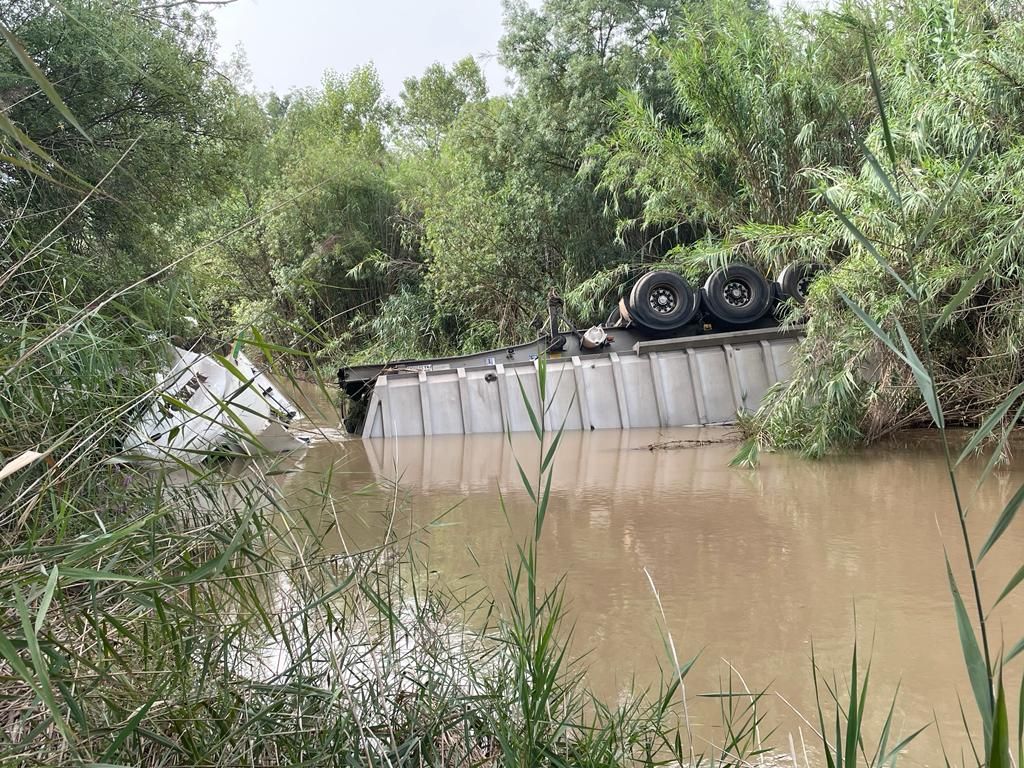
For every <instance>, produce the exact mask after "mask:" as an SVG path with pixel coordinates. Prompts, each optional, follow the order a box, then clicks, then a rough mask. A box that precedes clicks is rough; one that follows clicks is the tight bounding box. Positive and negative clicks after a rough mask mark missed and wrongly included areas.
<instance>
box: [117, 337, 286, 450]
mask: <svg viewBox="0 0 1024 768" xmlns="http://www.w3.org/2000/svg"><path fill="white" fill-rule="evenodd" d="M170 353H171V359H170V366H169V368H168V369H167V370H166V371H164V372H162V373H161V374H160V376H158V380H157V383H156V386H155V387H154V389H153V393H154V397H153V401H152V402H151V404H150V405H149V407H148V408H147V409H146V410H145V411H144V412H143V413H142V415H141V416H140V417H139V419H138V421H137V422H136V423H135V425H134V426H132V428H131V429H130V430H129V432H128V435H127V436H126V437H125V441H124V456H123V458H125V459H132V458H138V459H151V460H158V461H168V460H177V461H183V462H187V463H189V464H194V463H197V462H200V461H202V460H203V459H205V458H206V457H207V456H209V455H210V454H211V453H213V452H218V451H224V450H230V451H235V452H239V453H247V454H258V453H266V452H278V451H286V450H292V449H294V448H298V447H302V446H303V445H305V443H304V441H302V440H300V439H299V438H297V437H295V436H294V435H292V434H290V433H289V432H288V430H287V427H286V425H287V424H288V423H290V422H291V421H292V420H293V419H294V418H295V417H296V416H299V412H298V409H296V407H295V406H294V405H292V403H291V402H290V401H289V400H288V398H287V397H285V396H284V395H283V394H282V393H281V391H280V390H279V389H278V388H277V386H276V385H275V384H274V382H273V381H271V379H270V377H268V376H267V375H266V374H264V373H263V372H262V371H260V370H259V369H258V368H257V367H256V366H255V365H253V363H252V361H250V360H249V358H247V357H246V356H245V355H244V354H242V353H238V354H237V355H235V356H232V357H228V358H218V357H217V356H214V355H210V354H202V353H198V352H193V351H191V350H187V349H181V348H180V347H170ZM222 361H223V362H222Z"/></svg>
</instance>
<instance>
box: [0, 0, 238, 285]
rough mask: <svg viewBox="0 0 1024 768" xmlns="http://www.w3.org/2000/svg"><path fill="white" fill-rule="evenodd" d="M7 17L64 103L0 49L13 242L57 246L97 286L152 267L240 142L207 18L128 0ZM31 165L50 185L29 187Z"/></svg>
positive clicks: (1, 148)
mask: <svg viewBox="0 0 1024 768" xmlns="http://www.w3.org/2000/svg"><path fill="white" fill-rule="evenodd" d="M3 23H4V24H5V25H6V27H7V29H8V30H9V31H10V33H11V34H12V35H13V37H14V38H16V39H17V40H18V41H20V44H21V46H22V48H21V50H22V52H23V53H24V55H25V56H27V57H28V58H29V59H30V60H31V61H33V62H34V63H35V64H36V66H37V73H38V75H41V76H43V77H45V78H46V81H47V82H49V83H52V84H53V86H52V89H50V90H52V91H53V94H54V95H56V94H59V98H60V101H59V102H58V101H54V99H53V96H52V95H50V94H49V93H48V89H44V88H42V87H39V86H38V84H37V82H35V81H34V80H33V79H32V78H31V77H28V76H26V73H25V72H26V71H25V70H24V69H23V68H22V66H20V64H19V59H18V56H17V53H18V51H17V50H15V48H13V47H12V46H11V45H7V46H4V47H3V48H0V105H3V108H4V114H5V116H6V118H7V119H9V121H10V125H11V126H13V127H14V128H15V129H16V131H17V132H18V133H19V134H20V136H21V137H22V138H20V140H18V139H14V138H12V137H11V135H10V133H9V132H4V133H0V156H7V157H8V158H9V160H7V161H4V160H3V159H2V158H0V173H2V174H3V175H4V177H5V178H6V179H7V180H6V181H5V183H4V184H3V185H2V186H0V212H2V213H3V219H4V220H5V221H7V222H10V221H13V220H14V219H15V215H14V213H15V212H19V213H20V214H21V215H19V216H18V217H17V230H18V231H17V233H16V234H17V236H18V237H20V238H23V239H24V240H25V241H29V242H33V243H38V244H40V245H56V246H57V247H56V248H55V249H54V251H53V255H54V257H56V258H60V259H61V260H62V261H64V262H65V263H66V264H67V265H68V269H69V271H70V272H73V273H74V274H75V275H76V277H77V278H78V279H84V280H86V281H88V285H89V286H90V287H91V288H92V289H93V290H96V291H99V290H102V289H103V288H104V287H106V286H107V285H109V279H110V278H111V277H112V276H118V277H122V276H123V277H125V278H128V279H135V278H138V277H140V276H143V275H146V274H148V273H149V272H150V271H152V270H153V269H155V268H157V267H158V266H161V265H162V264H164V263H165V262H166V259H167V254H168V252H169V246H170V241H169V237H168V232H169V231H170V230H171V229H173V228H174V226H175V224H176V222H177V220H178V218H179V217H180V216H181V215H182V213H183V212H185V211H186V210H188V209H189V207H190V206H192V205H195V204H197V203H201V202H202V201H203V200H204V199H207V198H209V197H210V196H212V195H216V194H218V193H219V192H220V191H221V190H222V189H223V188H224V182H225V180H227V179H229V178H230V177H231V175H232V173H233V168H234V163H235V161H236V159H237V152H238V150H239V147H240V146H241V145H242V144H244V142H245V141H246V138H247V136H246V133H245V130H244V127H243V126H241V125H240V124H239V123H238V122H237V121H236V120H235V115H234V107H235V102H234V98H235V89H234V86H233V85H231V83H230V82H229V81H227V80H226V79H225V78H223V77H220V76H217V75H216V74H215V70H214V65H215V60H214V50H213V36H212V28H211V26H210V24H209V22H208V21H206V20H204V19H202V18H198V17H197V16H196V15H195V14H194V13H193V12H192V11H191V10H190V9H189V8H188V7H187V6H186V7H181V6H178V5H171V6H161V7H154V6H146V5H144V4H143V3H140V2H136V1H135V0H103V1H102V2H74V1H72V2H68V3H61V4H60V5H59V6H55V5H54V4H52V3H46V2H37V1H36V0H16V2H14V3H13V4H11V3H8V4H7V7H5V12H4V18H3ZM83 62H88V66H83ZM69 115H74V119H73V121H72V119H70V118H69ZM79 127H80V129H81V132H80V131H79V130H78V129H79ZM24 137H31V142H32V143H31V144H29V143H28V142H27V141H26V140H25V138H24ZM28 162H31V163H33V164H34V166H35V168H34V169H32V168H28V167H26V163H28ZM40 171H42V172H44V173H46V174H47V175H48V176H49V177H51V178H54V179H56V180H57V181H58V182H59V183H56V184H54V183H38V182H39V172H40ZM101 182H102V183H101ZM93 184H100V186H99V188H98V189H97V190H96V191H94V192H93V194H92V195H91V196H90V197H89V198H88V200H87V201H85V202H83V194H84V193H85V192H87V191H88V190H89V188H90V186H91V185H93ZM75 206H81V207H80V209H79V210H78V212H77V215H71V214H72V213H73V212H75ZM65 218H66V220H65V221H64V222H63V224H62V226H61V228H60V237H59V242H58V238H56V237H55V236H54V235H55V234H56V233H55V232H53V225H54V223H55V222H56V221H59V220H61V219H65Z"/></svg>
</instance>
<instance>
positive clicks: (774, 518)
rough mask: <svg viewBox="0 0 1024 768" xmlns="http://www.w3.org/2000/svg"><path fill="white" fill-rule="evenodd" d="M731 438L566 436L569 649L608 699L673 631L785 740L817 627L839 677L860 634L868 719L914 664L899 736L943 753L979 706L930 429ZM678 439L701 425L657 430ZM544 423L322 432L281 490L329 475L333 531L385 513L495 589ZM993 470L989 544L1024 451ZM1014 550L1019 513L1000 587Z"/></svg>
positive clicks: (809, 709)
mask: <svg viewBox="0 0 1024 768" xmlns="http://www.w3.org/2000/svg"><path fill="white" fill-rule="evenodd" d="M729 437H730V436H729V434H728V433H727V432H726V431H725V430H711V429H704V430H631V431H622V432H619V431H597V432H591V433H566V434H565V435H564V436H563V438H562V442H561V445H560V447H559V449H558V455H557V458H556V462H555V473H554V481H553V483H552V491H551V496H552V498H551V503H550V508H549V511H548V514H547V520H546V523H545V528H544V533H543V538H542V542H541V548H540V556H541V562H542V566H541V570H542V576H543V577H544V579H545V581H547V583H549V584H550V583H553V582H554V580H555V578H557V577H558V576H560V575H563V574H564V575H565V576H566V591H567V598H568V612H569V617H570V619H571V621H572V622H573V623H574V624H575V630H574V632H575V633H574V641H573V648H574V649H575V651H576V652H577V653H587V654H588V655H587V658H586V660H585V663H586V664H587V667H588V673H587V675H588V683H589V685H590V686H591V688H592V689H593V690H595V692H596V693H598V694H599V695H600V696H602V697H603V698H604V699H605V700H608V701H614V700H615V699H616V698H618V697H621V696H622V695H623V694H624V693H626V692H628V691H629V690H631V689H634V688H637V687H645V686H648V685H652V684H655V683H656V682H657V681H658V679H659V676H660V669H661V668H663V667H664V668H666V669H667V668H668V666H667V661H668V659H667V656H666V649H665V645H664V642H663V630H667V631H668V632H669V633H670V634H671V637H672V640H673V642H674V644H675V647H676V648H677V649H678V653H679V656H680V658H684V659H685V658H688V657H690V656H693V655H694V654H696V653H698V652H699V653H700V654H701V658H700V660H699V661H698V663H697V665H696V667H695V668H694V670H693V672H692V673H691V675H690V676H689V677H688V679H687V693H688V694H689V695H694V694H697V693H702V692H710V691H716V690H719V688H720V686H721V685H722V683H721V681H722V680H724V679H725V678H726V677H727V676H728V675H729V672H730V666H731V667H732V668H734V669H735V670H736V671H737V672H738V673H739V674H740V675H742V678H743V681H744V682H745V683H746V685H748V686H749V687H750V688H751V689H762V688H768V689H770V691H771V701H770V715H769V717H768V720H767V721H766V728H765V730H766V731H767V730H769V729H770V728H771V727H772V726H778V727H779V731H778V732H777V734H776V735H775V737H774V738H773V741H774V742H775V743H776V744H777V745H778V747H779V748H780V749H782V750H788V748H789V744H788V735H789V734H792V735H793V738H794V742H795V745H796V749H797V751H798V752H799V751H800V750H801V746H800V737H801V734H802V736H803V737H804V738H805V739H806V740H807V743H808V747H809V748H811V742H812V740H813V738H814V737H813V732H812V730H811V728H810V726H809V725H808V724H807V723H806V722H804V720H803V719H802V717H801V715H803V716H805V717H806V718H807V719H809V720H812V721H813V720H815V718H816V715H815V714H814V713H815V709H814V688H813V684H812V678H811V648H812V643H813V647H814V653H815V655H816V657H817V659H818V663H819V666H820V667H822V668H823V669H824V670H826V672H827V673H828V674H829V675H831V673H832V671H833V670H834V671H835V674H836V675H837V677H838V679H839V683H840V686H841V687H842V686H845V685H846V679H847V678H848V677H849V663H850V655H851V652H852V648H853V642H854V638H855V637H857V638H858V639H859V643H860V653H861V656H862V666H863V661H864V659H865V658H866V657H867V656H868V655H869V652H870V656H871V660H872V665H873V666H872V671H871V680H872V695H871V697H869V701H868V707H869V710H870V711H869V714H868V720H869V724H870V726H871V727H873V728H874V729H875V732H876V733H877V730H878V729H880V728H881V724H882V722H883V720H884V718H885V714H886V711H887V709H888V704H889V701H890V699H891V696H892V693H893V691H894V688H895V686H896V684H897V683H898V682H901V691H900V696H899V700H898V703H897V707H896V717H895V720H896V723H895V724H896V726H897V727H899V728H900V729H901V730H902V731H903V733H908V732H910V731H911V730H913V729H915V728H917V727H919V726H921V725H924V724H926V723H929V722H932V721H935V722H936V723H937V724H938V726H939V727H938V728H936V725H935V724H933V725H932V726H931V727H930V728H929V729H928V731H926V733H925V734H924V735H923V736H922V737H921V738H920V739H919V740H918V742H916V743H915V745H913V746H912V747H911V749H910V751H909V754H908V758H909V760H910V761H911V762H914V763H919V764H932V765H937V764H940V758H939V754H940V751H939V746H938V744H939V742H938V737H937V733H938V731H941V736H942V739H943V741H944V742H945V743H946V745H947V748H951V749H952V750H953V751H954V752H955V754H956V755H957V756H959V753H960V749H961V745H964V744H965V742H964V739H963V738H962V734H963V726H962V723H961V721H960V710H959V705H958V699H957V697H958V695H959V696H960V697H961V698H962V699H963V702H964V707H965V709H967V710H968V712H970V711H972V710H973V703H972V699H971V693H970V688H969V686H968V684H967V678H966V674H965V672H964V665H963V661H962V657H961V654H960V650H959V641H958V639H957V634H956V624H955V618H954V612H953V607H952V601H951V598H950V593H949V587H948V583H947V579H946V573H945V565H944V561H943V547H944V546H945V547H946V548H947V549H948V550H949V552H950V558H951V561H952V563H953V567H954V569H955V570H956V572H957V574H958V578H959V579H960V583H961V588H962V589H963V590H964V593H965V598H969V591H968V584H969V582H968V579H967V573H966V568H965V567H964V559H963V556H962V545H961V543H960V539H959V535H958V529H957V522H956V517H955V513H954V511H953V505H952V496H951V493H950V490H949V486H948V482H947V479H946V475H945V465H944V463H943V460H942V453H941V449H940V446H939V445H938V443H937V441H936V440H935V439H934V438H933V437H929V436H927V435H925V436H918V437H908V438H904V439H902V440H901V441H898V442H894V443H892V444H888V445H885V446H882V447H875V448H872V449H870V450H866V451H862V452H859V453H856V454H854V455H850V456H845V457H841V458H834V459H828V460H825V461H818V462H811V461H806V460H803V459H799V458H796V457H792V456H783V455H767V456H763V457H762V462H761V465H760V467H759V468H758V469H756V470H750V469H737V468H730V467H729V466H728V464H729V460H730V458H731V457H732V456H733V454H734V452H735V450H736V444H735V443H734V442H731V441H730V440H729ZM672 440H686V441H694V442H687V443H683V445H685V446H688V447H682V448H676V449H673V450H660V449H659V450H650V449H649V448H648V446H649V445H651V444H652V443H663V442H665V441H672ZM705 441H708V442H706V443H705ZM535 442H536V441H535V439H534V438H533V437H532V436H529V437H528V436H525V435H524V436H518V435H517V436H514V437H513V439H512V441H511V444H510V442H509V441H508V439H507V438H505V437H503V436H500V435H493V436H491V435H477V436H471V437H461V436H458V437H453V436H444V437H433V438H427V439H420V438H403V439H399V440H389V441H386V442H385V441H375V442H369V441H366V442H364V441H361V440H356V439H346V440H341V441H338V440H329V441H328V440H321V441H318V442H316V443H315V444H314V445H313V446H312V447H311V448H310V449H309V451H308V452H307V453H306V454H305V455H304V456H303V457H302V458H301V459H300V460H299V461H298V465H297V466H296V467H295V469H297V470H298V471H297V472H296V473H295V474H294V475H292V477H291V479H290V480H289V481H288V483H287V484H286V491H287V493H288V499H289V504H290V505H291V506H292V508H293V509H294V510H295V511H301V510H302V509H303V507H304V504H305V502H306V501H308V500H309V499H310V498H311V497H310V496H309V495H307V489H319V488H320V487H321V486H322V485H323V484H324V483H325V482H329V485H330V489H331V492H332V495H333V497H334V498H335V500H336V512H337V515H336V517H335V516H331V517H329V518H326V519H318V520H311V521H310V523H312V526H311V527H312V529H313V530H315V531H318V532H319V535H321V536H322V540H323V543H324V546H326V547H327V548H328V550H333V551H337V552H345V551H352V550H357V549H361V548H364V547H368V546H372V545H373V544H375V543H377V542H379V541H380V540H381V537H382V536H383V535H384V534H385V532H386V531H387V530H388V529H391V530H393V531H395V532H397V533H398V534H399V535H406V534H410V533H411V534H412V535H413V536H414V538H415V539H416V541H417V542H418V544H417V547H418V551H419V552H420V553H421V556H422V557H423V558H424V560H425V561H426V563H427V567H428V568H429V570H430V571H431V572H433V573H435V574H436V576H437V578H438V579H440V580H441V581H442V582H444V583H445V584H447V585H449V586H451V587H453V588H455V589H461V590H466V591H467V593H468V592H470V591H472V590H475V589H478V588H479V587H480V586H482V585H484V586H489V587H490V588H492V589H495V590H497V591H500V590H501V589H502V576H503V574H504V569H505V558H506V556H514V554H515V545H516V543H517V542H520V541H522V540H523V538H524V537H526V536H528V535H529V534H530V530H531V526H532V522H533V505H532V503H531V502H530V499H529V498H528V496H527V494H526V492H525V490H524V489H523V485H522V481H521V479H520V478H519V473H518V470H517V469H516V465H515V460H514V455H515V456H518V457H519V459H520V460H521V462H522V464H523V465H524V466H525V467H531V466H536V457H537V452H536V446H535ZM981 467H982V463H981V462H980V461H979V462H968V463H967V464H966V465H965V467H964V473H963V477H964V478H965V481H964V485H965V487H966V489H967V492H968V496H969V497H970V499H971V509H972V512H971V516H970V522H971V526H970V527H971V529H972V531H974V533H975V535H976V537H977V541H978V542H980V541H983V540H984V537H985V536H986V535H987V533H988V531H989V529H990V528H991V526H992V523H993V521H994V520H995V518H996V517H997V515H998V513H999V511H1000V510H1001V509H1002V506H1003V504H1004V503H1005V501H1006V500H1007V499H1008V498H1009V497H1010V496H1012V494H1013V493H1014V492H1015V491H1016V489H1017V488H1018V487H1019V485H1020V484H1021V483H1022V482H1024V467H1022V466H1019V465H1017V466H1013V467H1011V468H1009V469H1004V470H1001V471H999V472H997V473H996V474H994V475H993V477H992V478H991V479H990V480H989V482H988V483H987V484H986V485H985V486H984V487H983V488H982V489H981V490H980V491H977V492H976V493H973V491H974V481H975V479H976V478H977V476H978V473H979V472H980V471H981ZM396 500H397V502H398V503H397V507H396V505H395V502H396ZM502 504H504V511H503V508H502ZM319 506H320V505H319V503H317V504H316V507H317V509H318V510H319ZM976 546H977V544H976ZM1022 556H1024V525H1014V526H1011V528H1010V530H1009V531H1008V532H1007V534H1006V535H1005V536H1004V537H1003V539H1002V541H1001V542H1000V543H999V545H998V546H997V547H996V548H995V549H994V550H993V551H992V552H991V553H990V554H989V556H988V557H987V558H986V559H985V561H984V562H983V563H982V567H981V570H980V573H981V579H982V582H983V585H984V590H985V594H986V595H987V597H986V600H987V603H988V604H991V603H992V602H993V601H994V599H995V597H996V596H997V595H998V594H999V592H1000V591H1001V590H1002V587H1003V585H1004V584H1005V583H1006V582H1007V580H1008V579H1009V577H1010V576H1011V575H1012V574H1013V573H1014V572H1015V571H1016V569H1017V568H1018V567H1019V566H1020V564H1021V562H1022ZM652 583H653V585H654V588H655V589H656V590H657V593H658V597H660V602H661V607H662V609H663V610H664V618H663V617H662V614H661V609H659V603H658V599H656V596H655V594H654V591H653V589H652ZM968 607H969V608H970V607H971V603H970V601H969V600H968ZM971 610H972V617H973V615H974V614H973V609H971ZM855 616H856V618H855ZM991 633H992V636H993V643H994V644H995V645H996V646H998V645H999V644H1000V643H1002V644H1003V645H1004V646H1005V647H1010V646H1012V645H1013V644H1015V643H1016V642H1017V640H1018V639H1019V638H1020V637H1021V635H1022V634H1024V601H1022V600H1021V599H1020V598H1018V597H1017V596H1011V598H1009V599H1007V600H1005V601H1004V602H1003V603H1002V604H1001V605H1000V606H999V608H998V609H997V610H996V611H995V612H994V613H993V617H992V624H991ZM1019 676H1020V668H1019V666H1016V665H1012V666H1011V667H1010V668H1008V671H1007V677H1008V680H1010V681H1012V680H1013V679H1014V678H1015V677H1016V679H1017V681H1018V682H1019V679H1020V677H1019ZM734 685H736V686H739V682H738V681H737V682H736V683H734ZM1015 691H1016V686H1015V685H1014V693H1012V694H1011V696H1010V698H1014V697H1015ZM693 717H694V719H695V720H697V721H698V723H697V726H696V728H697V733H698V734H699V735H700V734H703V735H704V736H706V737H707V738H709V739H714V738H715V736H716V734H715V732H714V729H715V725H716V718H715V717H714V715H713V710H712V709H711V708H709V707H707V706H704V707H703V708H701V707H700V706H699V705H698V706H697V707H696V708H695V709H694V713H693ZM702 729H703V730H702ZM801 762H802V761H801Z"/></svg>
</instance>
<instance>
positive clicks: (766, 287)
mask: <svg viewBox="0 0 1024 768" xmlns="http://www.w3.org/2000/svg"><path fill="white" fill-rule="evenodd" d="M823 269H824V267H823V266H822V265H821V264H808V263H798V262H794V263H792V264H789V265H787V266H786V267H785V269H783V270H782V271H781V272H780V273H779V276H778V279H777V281H776V283H777V289H778V292H779V293H780V294H781V297H782V298H791V299H793V300H794V301H796V303H797V304H803V303H804V302H805V301H806V299H807V291H808V289H809V288H810V283H811V281H812V280H813V279H814V278H815V277H816V276H817V275H818V273H819V272H821V271H822V270H823ZM775 300H776V290H773V287H772V285H771V284H770V283H769V282H768V281H767V280H766V279H765V277H764V276H763V275H762V274H761V273H760V272H759V271H758V270H756V269H754V268H753V267H751V266H748V265H746V264H729V265H727V266H725V267H721V268H719V269H716V270H715V271H714V272H712V273H711V275H710V276H709V277H708V279H707V280H706V281H705V282H704V287H703V288H702V289H701V290H700V291H694V290H693V288H691V287H690V284H689V283H688V282H687V281H686V279H685V278H684V277H682V276H681V275H679V274H676V273H675V272H667V271H663V270H657V271H654V272H648V273H647V274H646V275H644V276H643V277H641V278H640V279H639V280H637V281H636V283H635V284H634V285H633V288H632V290H631V291H630V292H629V294H628V295H626V296H623V297H622V299H621V300H620V301H619V306H618V307H617V308H616V309H615V310H613V311H612V314H611V316H609V318H608V326H609V327H611V326H614V325H619V324H621V323H623V322H631V323H633V324H634V325H637V326H639V327H640V328H643V329H644V330H646V331H649V332H651V333H665V332H669V331H676V330H679V329H681V328H682V327H683V326H685V325H687V324H689V323H692V322H693V321H694V319H695V318H696V317H697V313H698V311H699V310H700V308H701V306H703V308H704V310H705V311H706V312H708V313H709V314H710V315H711V316H712V317H713V318H715V319H716V320H718V321H720V322H722V323H726V324H728V325H748V324H751V323H755V322H757V321H758V320H760V319H761V318H763V317H764V316H765V315H766V314H767V313H768V311H769V310H770V309H771V307H772V305H773V304H774V302H775Z"/></svg>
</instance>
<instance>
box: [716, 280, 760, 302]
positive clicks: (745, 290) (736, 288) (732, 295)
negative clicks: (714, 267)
mask: <svg viewBox="0 0 1024 768" xmlns="http://www.w3.org/2000/svg"><path fill="white" fill-rule="evenodd" d="M752 293H753V291H751V290H750V284H749V283H747V281H746V280H739V279H736V278H733V279H732V280H730V281H729V282H727V283H726V284H725V285H724V286H722V298H723V299H725V303H726V304H728V305H729V306H730V307H745V306H747V305H748V304H749V303H750V299H751V295H752Z"/></svg>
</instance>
